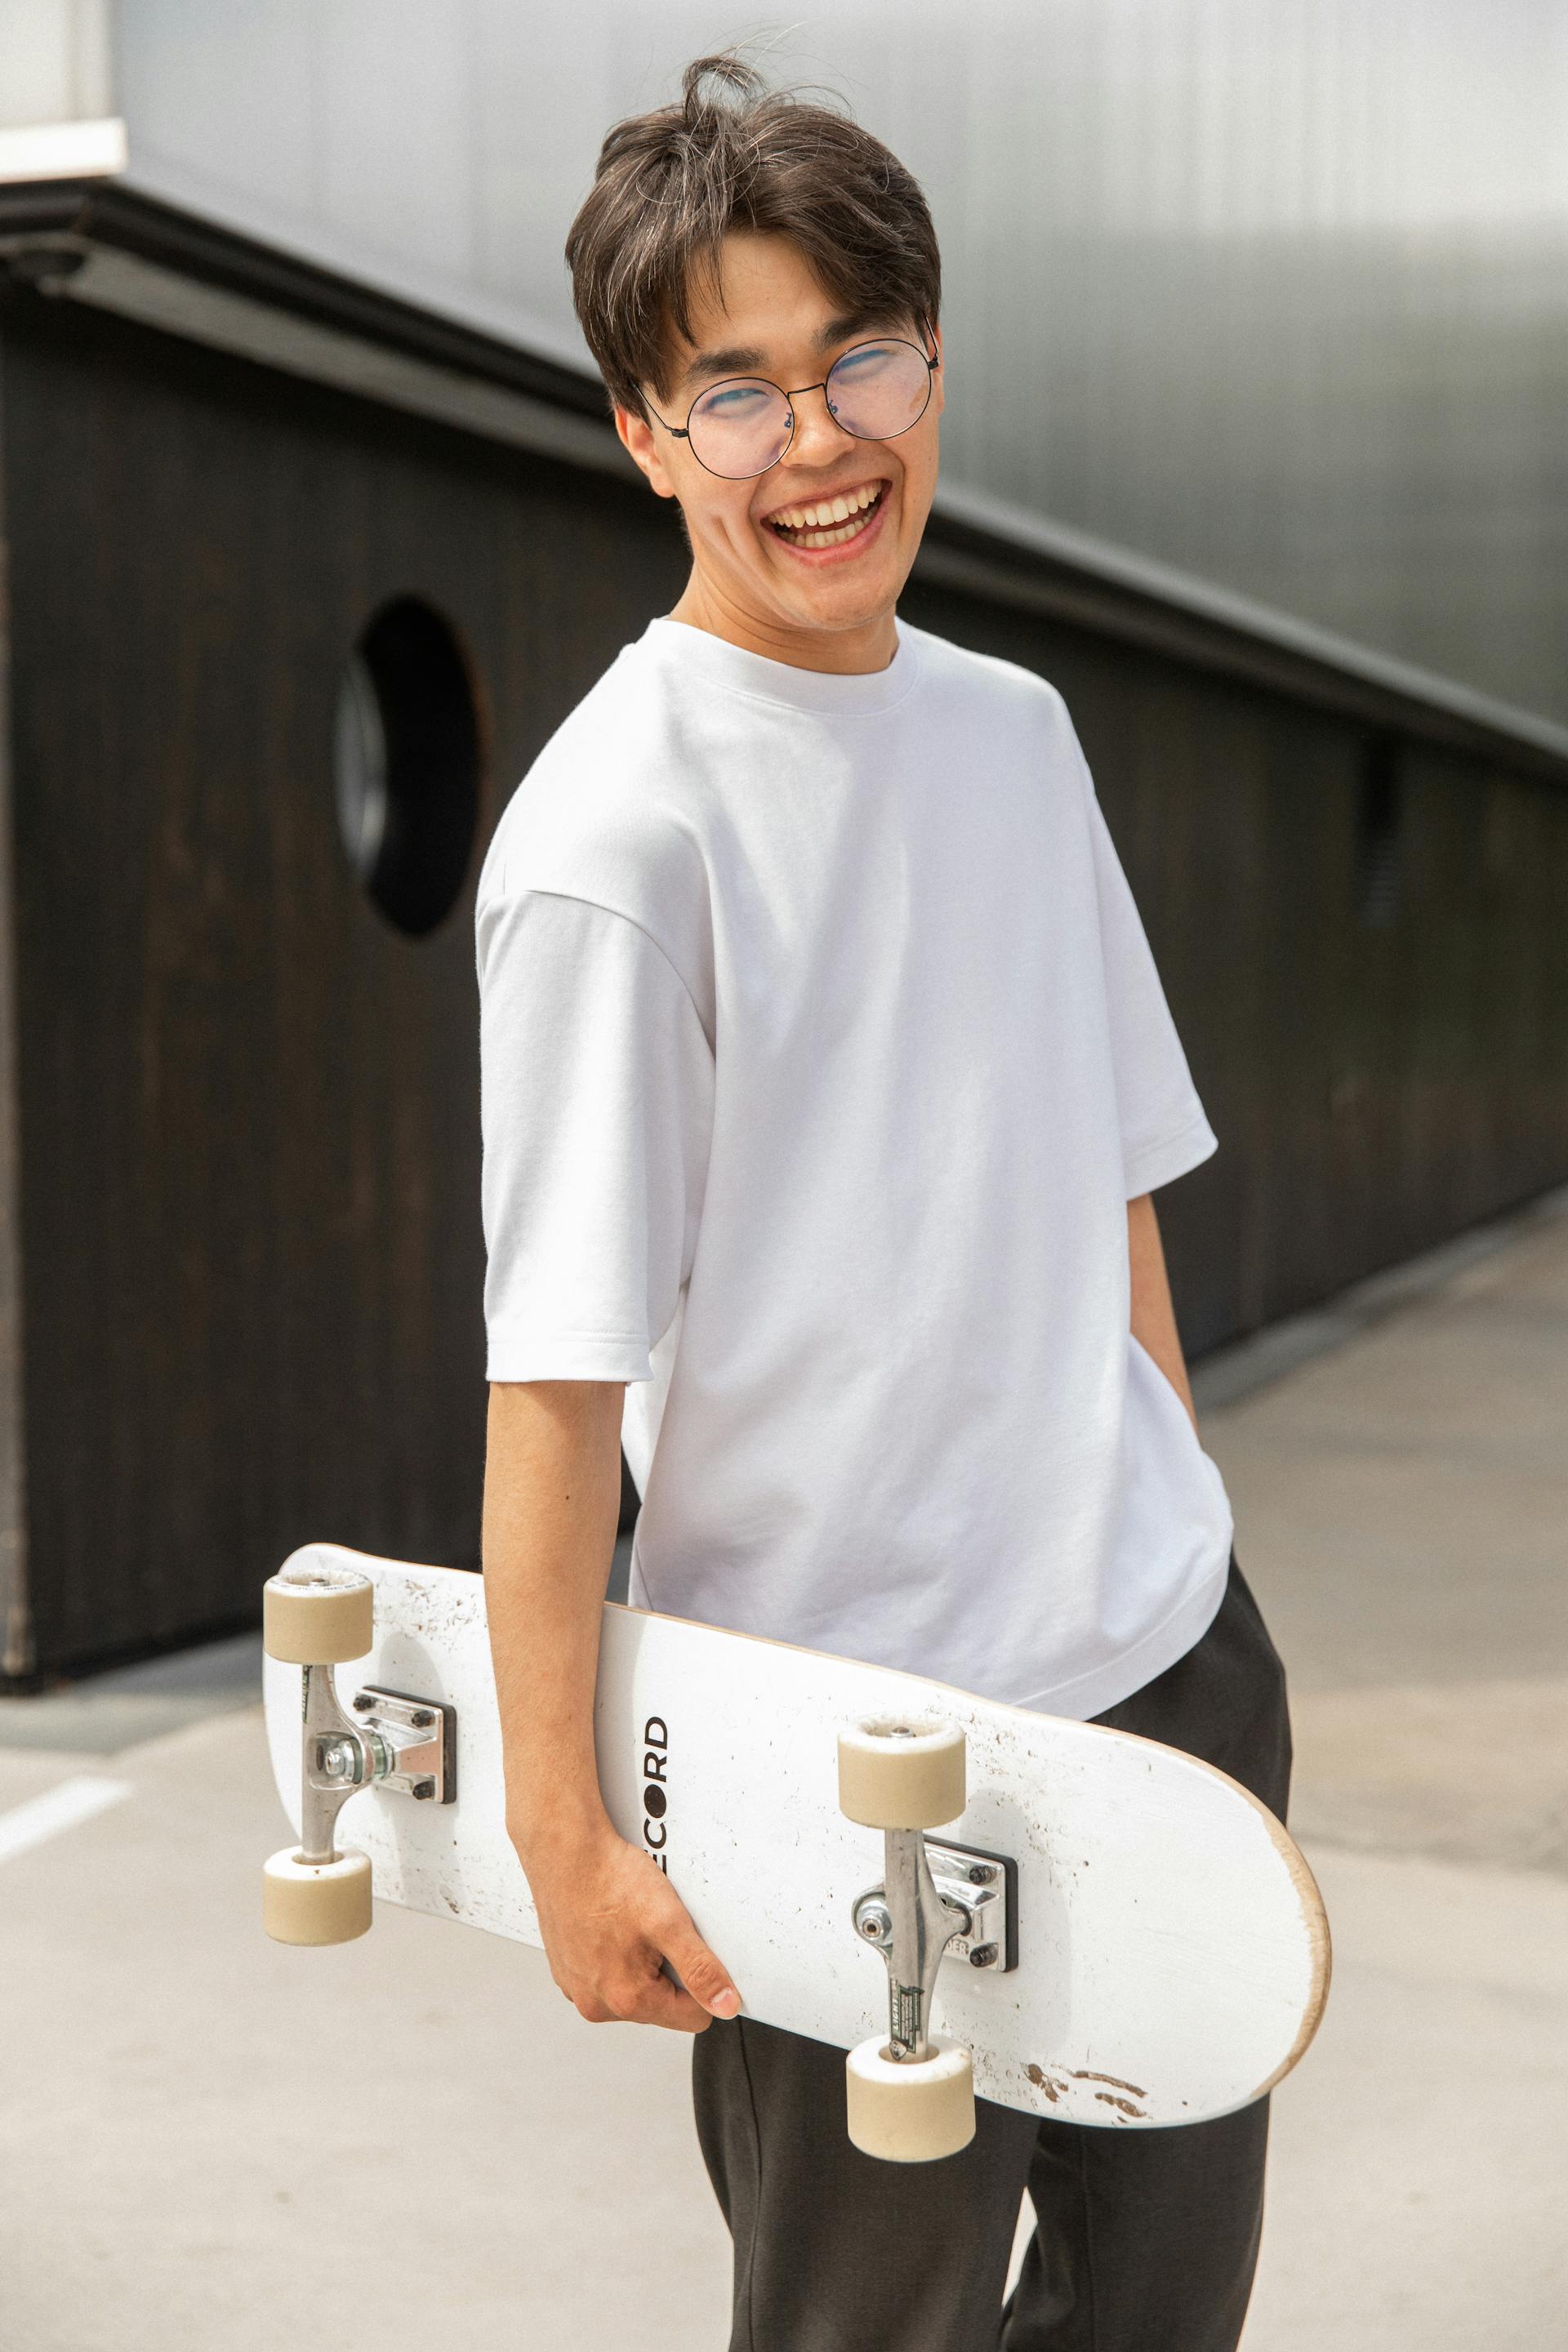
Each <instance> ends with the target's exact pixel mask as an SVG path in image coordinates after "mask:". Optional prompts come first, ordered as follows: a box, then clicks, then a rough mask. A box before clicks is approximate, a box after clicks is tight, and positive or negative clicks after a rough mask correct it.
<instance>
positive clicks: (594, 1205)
mask: <svg viewBox="0 0 1568 2352" xmlns="http://www.w3.org/2000/svg"><path fill="white" fill-rule="evenodd" d="M476 950H477V961H478V967H479V1109H480V1126H481V1130H482V1138H483V1147H484V1159H483V1170H482V1176H481V1186H480V1191H481V1205H482V1211H483V1218H484V1232H485V1249H486V1254H487V1262H486V1270H485V1295H484V1304H485V1328H486V1333H487V1339H488V1353H487V1366H486V1377H487V1378H488V1379H489V1380H491V1381H542V1380H591V1381H646V1380H648V1379H650V1378H651V1377H652V1372H651V1366H650V1363H649V1350H650V1349H651V1348H652V1347H653V1346H654V1345H655V1344H656V1343H657V1341H658V1339H660V1338H661V1337H662V1335H663V1333H664V1332H665V1331H666V1330H667V1329H668V1326H669V1323H670V1321H671V1319H672V1318H673V1316H674V1314H675V1310H676V1307H677V1305H678V1302H679V1295H680V1287H681V1285H682V1284H683V1283H684V1282H685V1281H686V1279H687V1277H688V1276H689V1273H690V1270H691V1257H692V1251H693V1249H694V1247H695V1244H696V1238H697V1228H698V1223H699V1220H700V1214H701V1207H702V1189H703V1183H704V1180H705V1176H706V1171H707V1164H708V1145H709V1136H710V1123H711V1116H712V1091H713V1061H712V1053H711V1049H710V1045H709V1043H708V1039H707V1037H706V1035H705V1034H704V1032H703V1029H702V1024H701V1023H700V1019H699V1017H698V1013H697V1008H696V1006H695V1005H694V1003H692V1000H691V997H690V995H689V992H688V990H687V988H686V985H685V983H684V982H683V981H682V980H681V978H680V976H679V973H678V972H677V971H676V970H675V968H674V966H673V965H672V964H671V963H670V962H669V961H668V958H667V957H666V956H665V954H664V953H663V951H662V950H661V949H660V948H659V947H658V945H657V944H656V942H655V941H654V940H652V939H651V938H650V937H649V936H648V934H647V932H645V931H644V930H642V929H640V928H639V927H638V926H637V924H636V923H634V922H632V921H631V920H630V919H628V918H627V917H626V916H624V915H619V914H616V913H613V912H612V911H611V910H610V909H608V908H604V907H600V906H597V905H595V904H594V903H593V902H591V901H589V900H586V899H579V898H568V897H557V896H555V895H553V894H552V893H550V892H546V891H535V890H522V891H519V892H515V893H510V892H508V891H506V890H505V889H504V888H503V889H502V890H501V892H500V894H499V895H498V896H497V897H496V898H494V899H493V900H492V901H490V902H489V903H488V904H485V905H482V906H481V907H480V908H479V910H478V912H477V916H476Z"/></svg>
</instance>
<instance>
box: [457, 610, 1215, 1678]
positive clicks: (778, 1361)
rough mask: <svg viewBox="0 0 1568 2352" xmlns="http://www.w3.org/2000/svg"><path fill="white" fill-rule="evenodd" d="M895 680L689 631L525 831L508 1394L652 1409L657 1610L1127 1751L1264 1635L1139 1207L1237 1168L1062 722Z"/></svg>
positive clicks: (965, 667) (508, 974) (512, 808)
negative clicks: (1130, 1727) (1150, 1266)
mask: <svg viewBox="0 0 1568 2352" xmlns="http://www.w3.org/2000/svg"><path fill="white" fill-rule="evenodd" d="M898 640H899V642H898V651H897V653H896V655H895V656H894V659H893V660H892V662H891V663H890V664H889V667H887V668H886V669H885V670H881V671H879V672H876V673H874V674H873V675H870V676H858V677H837V676H833V675H830V674H827V673H825V672H822V671H818V670H805V669H795V668H792V667H787V666H786V665H784V664H783V663H779V662H773V661H769V660H766V659H764V658H763V657H762V656H759V655H754V654H749V653H745V652H742V650H740V648H738V647H737V646H731V645H729V644H727V643H726V642H724V641H723V640H722V639H721V638H718V637H715V636H711V635H707V634H706V633H705V632H703V631H700V630H698V629H693V628H689V627H688V626H686V625H684V624H683V623H680V622H677V621H670V620H657V621H654V622H652V623H650V625H649V626H648V628H647V632H646V634H645V635H643V636H642V637H641V638H640V639H639V640H638V641H637V643H636V644H635V645H631V646H626V649H625V650H624V651H623V652H622V653H621V655H620V656H619V657H618V658H617V660H616V662H615V663H614V665H613V666H612V667H611V668H610V669H609V670H608V671H607V672H606V673H605V676H604V677H602V678H601V679H600V680H599V683H598V684H597V685H596V686H595V688H593V690H592V692H591V693H590V694H588V695H587V696H586V697H585V698H584V700H583V702H581V703H580V704H579V705H578V707H577V709H575V710H574V712H573V713H572V715H571V717H570V718H569V719H567V720H566V722H565V724H564V725H563V727H562V728H561V729H560V730H559V731H558V732H557V733H556V735H555V736H554V737H553V738H552V740H551V741H550V742H549V743H548V744H547V745H546V746H545V748H544V750H543V751H542V753H541V754H540V756H539V758H538V760H537V761H535V762H534V764H533V766H532V768H531V770H530V772H529V773H528V775H527V776H526V777H525V778H524V780H523V782H522V783H521V785H520V786H519V788H518V790H517V792H516V793H514V795H513V797H512V799H511V800H510V803H508V805H507V807H506V809H505V811H504V813H503V814H502V816H501V818H500V823H499V824H498V825H497V827H496V831H495V835H494V837H493V839H492V841H491V843H490V846H489V851H488V853H487V856H486V858H485V862H484V870H483V872H482V874H481V876H480V879H479V899H478V907H477V910H476V925H477V946H478V962H479V992H480V1043H481V1093H482V1110H483V1135H484V1175H483V1212H484V1225H485V1236H486V1244H487V1247H488V1251H489V1267H488V1272H487V1276H486V1282H485V1316H486V1323H487V1328H488V1334H489V1362H488V1372H489V1379H490V1380H491V1381H535V1380H562V1379H568V1380H570V1379H577V1380H602V1381H628V1382H630V1383H631V1385H630V1387H629V1388H628V1390H627V1392H626V1417H625V1427H624V1438H625V1444H626V1458H627V1461H628V1463H629V1464H630V1466H631V1470H632V1475H633V1476H634V1477H635V1478H636V1480H637V1486H638V1488H639V1490H640V1492H641V1495H642V1498H643V1500H642V1511H641V1516H640V1517H639V1518H638V1521H637V1540H636V1544H635V1548H634V1554H633V1561H632V1585H631V1597H632V1600H633V1601H635V1602H637V1604H639V1605H641V1606H643V1607H646V1608H650V1609H658V1610H663V1611H666V1612H670V1613H671V1614H674V1615H676V1616H683V1617H693V1618H697V1619H700V1620H701V1621H703V1622H706V1623H710V1624H717V1625H729V1626H734V1627H737V1628H739V1629H740V1630H742V1631H743V1632H746V1633H762V1634H769V1635H772V1636H773V1637H775V1638H776V1639H779V1640H783V1641H789V1642H798V1643H805V1644H807V1645H808V1646H810V1647H813V1648H816V1649H823V1650H830V1651H835V1652H837V1653H839V1654H842V1655H845V1656H849V1657H857V1658H864V1659H868V1660H871V1661H873V1662H876V1663H879V1664H886V1665H890V1666H901V1667H906V1668H909V1669H910V1670H911V1671H914V1672H918V1673H922V1674H929V1675H935V1676H938V1677H940V1678H941V1679H942V1680H943V1681H946V1682H951V1683H955V1684H957V1685H961V1686H962V1687H963V1688H966V1689H969V1690H973V1691H977V1692H982V1693H984V1694H985V1695H987V1696H991V1697H994V1698H998V1699H1004V1700H1010V1701H1012V1702H1014V1703H1015V1704H1017V1705H1020V1706H1035V1707H1040V1708H1044V1709H1047V1710H1048V1711H1050V1712H1052V1713H1056V1714H1060V1715H1066V1716H1074V1717H1087V1716H1090V1715H1095V1714H1098V1713H1100V1711H1101V1710H1102V1709H1103V1708H1105V1707H1108V1706H1113V1705H1114V1704H1115V1703H1116V1702H1117V1701H1118V1700H1119V1699H1121V1698H1124V1697H1126V1696H1129V1695H1130V1694H1131V1692H1132V1691H1134V1690H1137V1689H1139V1688H1141V1687H1142V1685H1143V1684H1144V1683H1146V1682H1148V1681H1150V1680H1151V1679H1152V1677H1153V1676H1154V1675H1158V1674H1160V1673H1162V1672H1163V1670H1164V1668H1165V1667H1167V1666H1169V1665H1171V1664H1173V1663H1174V1662H1175V1660H1176V1659H1177V1658H1179V1657H1181V1656H1182V1655H1183V1654H1184V1653H1185V1652H1186V1651H1187V1650H1188V1649H1190V1648H1191V1646H1192V1644H1193V1643H1194V1642H1195V1641H1196V1640H1197V1639H1198V1637H1199V1635H1200V1634H1201V1633H1203V1632H1204V1631H1205V1628H1206V1626H1207V1625H1208V1623H1209V1621H1210V1619H1211V1618H1212V1617H1213V1615H1214V1613H1215V1610H1216V1609H1217V1608H1218V1606H1219V1601H1220V1598H1221V1594H1222V1592H1223V1590H1224V1585H1225V1579H1226V1569H1227V1566H1228V1561H1229V1553H1230V1541H1231V1516H1230V1510H1229V1507H1228V1504H1227V1502H1226V1494H1225V1488H1224V1486H1223V1483H1222V1481H1221V1478H1220V1475H1219V1472H1218V1469H1217V1468H1216V1466H1215V1464H1214V1463H1213V1462H1212V1461H1211V1460H1210V1459H1209V1457H1208V1455H1207V1454H1205V1453H1204V1451H1203V1450H1202V1448H1201V1446H1200V1445H1199V1443H1198V1441H1197V1439H1196V1438H1195V1437H1194V1433H1193V1428H1192V1424H1191V1423H1190V1422H1189V1421H1188V1419H1187V1416H1186V1413H1185V1412H1184V1408H1183V1406H1182V1403H1181V1401H1180V1399H1179V1398H1178V1397H1177V1395H1176V1393H1175V1391H1174V1390H1173V1388H1172V1386H1171V1384H1170V1382H1169V1381H1167V1380H1166V1379H1165V1377H1164V1375H1163V1373H1162V1372H1161V1371H1160V1370H1158V1368H1157V1367H1156V1366H1155V1364H1154V1362H1153V1360H1152V1358H1151V1357H1150V1356H1149V1355H1148V1354H1147V1353H1146V1352H1145V1351H1144V1349H1142V1347H1141V1346H1140V1345H1139V1343H1138V1342H1137V1341H1136V1340H1135V1339H1132V1337H1131V1333H1130V1331H1129V1328H1128V1311H1129V1275H1128V1255H1127V1220H1126V1207H1125V1204H1126V1202H1127V1201H1128V1200H1129V1199H1131V1198H1133V1197H1135V1196H1136V1195H1138V1194H1139V1193H1142V1192H1150V1191H1152V1189H1153V1188H1154V1187H1155V1186H1156V1185H1160V1184H1165V1183H1168V1182H1169V1181H1171V1179H1172V1178H1173V1177H1174V1176H1180V1175H1181V1174H1182V1173H1183V1172H1184V1170H1186V1169H1189V1168H1192V1167H1194V1166H1195V1165H1196V1163H1197V1162H1198V1161H1199V1160H1205V1159H1206V1158H1207V1157H1208V1155H1209V1153H1210V1152H1212V1151H1213V1150H1215V1138H1214V1135H1213V1133H1212V1131H1211V1129H1210V1128H1209V1125H1208V1122H1207V1120H1206V1119H1205V1116H1204V1112H1203V1108H1202V1105H1201V1104H1200V1102H1199V1100H1198V1097H1197V1096H1196V1094H1195V1093H1194V1088H1193V1084H1192V1080H1191V1078H1190V1076H1189V1075H1188V1070H1187V1065H1186V1061H1185V1058H1184V1055H1183V1052H1182V1048H1181V1045H1180V1043H1179V1042H1178V1039H1177V1036H1176V1033H1175V1030H1174V1027H1173V1024H1172V1021H1171V1017H1170V1014H1169V1012H1168V1011H1167V1009H1166V1005H1165V1001H1164V997H1163V992H1162V990H1161V987H1160V982H1159V979H1158V977H1157V975H1156V972H1155V969H1154V964H1153V961H1152V957H1151V955H1150V952H1149V948H1148V944H1147V942H1146V940H1145V938H1144V935H1143V930H1142V925H1141V923H1140V921H1139V919H1138V914H1137V910H1136V908H1135V907H1134V905H1133V902H1132V898H1131V894H1130V892H1129V890H1128V887H1127V884H1126V881H1125V879H1124V878H1123V876H1122V873H1121V866H1120V865H1119V864H1118V862H1117V857H1116V853H1115V851H1114V849H1113V848H1112V846H1111V844H1110V835H1108V833H1107V831H1106V829H1105V824H1104V820H1103V818H1102V817H1101V814H1100V807H1099V803H1098V802H1097V801H1096V798H1095V794H1094V788H1093V784H1092V782H1091V781H1090V778H1089V770H1088V767H1087V766H1086V764H1085V761H1084V758H1083V754H1082V751H1081V750H1080V749H1079V742H1078V738H1077V736H1076V734H1075V733H1074V731H1073V727H1072V723H1071V721H1070V719H1068V713H1067V709H1066V706H1065V704H1064V703H1063V701H1062V698H1061V696H1060V695H1059V694H1058V692H1057V690H1056V688H1054V687H1052V686H1049V685H1047V683H1046V682H1045V681H1044V680H1043V679H1041V678H1039V677H1036V676H1034V675H1033V674H1032V673H1031V672H1029V671H1026V670H1023V669H1020V668H1017V667H1014V665H1013V664H1011V663H1009V662H1005V661H997V660H993V659H991V658H988V657H987V656H984V655H979V654H973V653H968V652H965V651H963V650H962V649H961V648H960V647H958V646H952V645H950V644H948V643H947V642H946V641H945V640H944V639H942V638H941V637H936V636H932V635H929V634H928V633H927V632H925V631H923V630H921V629H915V628H910V627H909V626H908V625H905V624H903V623H900V625H899V631H898Z"/></svg>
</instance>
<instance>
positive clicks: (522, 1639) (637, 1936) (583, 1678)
mask: <svg viewBox="0 0 1568 2352" xmlns="http://www.w3.org/2000/svg"><path fill="white" fill-rule="evenodd" d="M624 1394H625V1388H624V1384H623V1383H622V1382H620V1381H496V1382H492V1384H491V1387H490V1392H489V1432H488V1437H487V1444H486V1458H485V1499H484V1536H483V1541H484V1569H485V1596H486V1606H487V1611H488V1614H489V1637H490V1654H491V1656H492V1658H493V1660H494V1662H495V1675H496V1691H497V1696H498V1697H499V1700H500V1721H501V1739H502V1747H503V1751H504V1755H505V1760H506V1788H507V1829H508V1832H509V1833H510V1838H511V1842H512V1843H513V1845H514V1846H515V1847H516V1849H517V1853H518V1856H519V1859H520V1860H521V1864H522V1866H523V1869H524V1871H525V1872H526V1874H527V1877H528V1884H529V1890H530V1892H531V1895H532V1896H533V1900H534V1906H535V1908H536V1909H537V1911H538V1913H539V1925H540V1929H541V1933H542V1936H543V1939H544V1949H545V1953H546V1956H547V1957H548V1958H549V1961H550V1968H551V1973H552V1976H553V1977H554V1979H555V1981H556V1983H557V1984H558V1985H559V1986H560V1987H561V1989H562V1990H563V1992H564V1993H565V1995H566V1997H567V1999H568V2000H572V2001H574V2002H575V2003H576V2006H577V2008H578V2010H579V2011H580V2012H581V2013H582V2015H583V2016H584V2017H585V2018H587V2019H589V2020H590V2021H591V2022H593V2023H595V2024H603V2023H605V2022H607V2021H609V2020H610V2019H612V2018H626V2019H634V2020H636V2021H637V2022H638V2023H641V2024H648V2025H668V2026H673V2027H676V2028H678V2029H679V2030H681V2031H683V2032H688V2033H700V2032H702V2030H703V2029H704V2027H706V2026H707V2025H708V2024H709V2023H710V2020H711V2019H712V2018H714V2017H733V2016H734V2014H735V2013H736V2011H738V2010H739V2008H740V2006H741V1999H740V1995H739V1993H738V1992H737V1991H736V1990H735V1988H734V1986H733V1985H732V1984H731V1981H730V1978H729V1974H728V1972H727V1970H726V1969H725V1968H724V1967H723V1964H722V1963H721V1961H720V1960H718V1959H717V1958H715V1957H714V1955H713V1953H712V1952H710V1950H709V1948H708V1947H707V1945H706V1944H705V1943H704V1942H703V1941H702V1939H701V1937H700V1936H699V1935H698V1933H697V1930H696V1928H695V1927H693V1926H692V1924H691V1921H690V1918H689V1916H688V1914H687V1911H686V1909H685V1906H684V1905H683V1904H682V1903H681V1901H680V1899H679V1896H678V1895H677V1894H676V1893H675V1890H674V1888H673V1887H672V1886H671V1885H670V1884H669V1881H668V1879H667V1878H666V1877H665V1875H664V1873H663V1872H662V1871H661V1870H659V1869H658V1867H657V1866H656V1865H655V1864H654V1863H652V1862H651V1861H650V1860H649V1858H648V1856H647V1854H646V1853H640V1852H639V1851H638V1850H637V1848H636V1847H634V1846H630V1845H628V1844H627V1843H626V1841H625V1840H624V1839H623V1838H622V1837H620V1836H619V1835H618V1833H617V1832H616V1829H615V1826H614V1824H613V1823H612V1822H611V1821H610V1817H609V1815H608V1814H607V1813H606V1812H605V1806H604V1801H603V1799H602V1798H601V1796H600V1794H599V1778H598V1770H597V1767H596V1764H595V1756H594V1686H595V1678H596V1675H597V1671H598V1658H599V1621H600V1611H601V1608H602V1606H603V1603H604V1598H605V1581H606V1580H607V1578H608V1575H609V1569H610V1557H611V1554H612V1552H613V1550H614V1549H615V1541H616V1517H617V1512H618V1507H619V1503H620V1492H621V1403H622V1399H623V1397H624ZM667 1960H668V1963H669V1965H670V1966H671V1968H673V1969H675V1970H676V1971H677V1972H678V1973H679V1978H680V1982H681V1984H682V1985H684V1986H685V1987H686V1989H687V1990H685V1991H682V1990H680V1989H679V1986H677V1985H675V1984H672V1983H671V1981H670V1979H669V1978H668V1975H666V1974H664V1973H663V1963H664V1962H665V1961H667Z"/></svg>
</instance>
